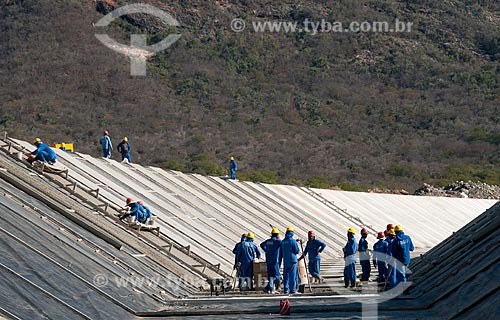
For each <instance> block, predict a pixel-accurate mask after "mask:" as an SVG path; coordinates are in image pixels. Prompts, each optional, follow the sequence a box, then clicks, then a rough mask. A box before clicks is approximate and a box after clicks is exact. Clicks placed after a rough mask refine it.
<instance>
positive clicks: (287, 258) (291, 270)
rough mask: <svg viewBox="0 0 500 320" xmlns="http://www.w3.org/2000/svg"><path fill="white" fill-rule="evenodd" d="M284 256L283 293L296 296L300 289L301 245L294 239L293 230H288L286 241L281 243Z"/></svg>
mask: <svg viewBox="0 0 500 320" xmlns="http://www.w3.org/2000/svg"><path fill="white" fill-rule="evenodd" d="M281 252H282V255H283V292H284V293H285V294H289V293H291V294H294V293H296V292H297V289H298V287H299V284H298V278H299V276H298V274H299V273H298V270H297V255H298V254H299V253H300V249H299V244H298V243H297V241H296V240H295V239H294V238H293V228H292V227H288V228H287V229H286V234H285V239H284V240H283V241H281Z"/></svg>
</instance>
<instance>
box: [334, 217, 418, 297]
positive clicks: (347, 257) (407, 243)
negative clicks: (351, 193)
mask: <svg viewBox="0 0 500 320" xmlns="http://www.w3.org/2000/svg"><path fill="white" fill-rule="evenodd" d="M360 233H361V238H360V240H359V242H356V238H355V235H356V230H355V229H354V228H349V229H348V230H347V243H346V245H345V247H344V248H343V251H344V261H345V266H344V286H345V287H346V288H347V287H348V286H349V285H350V287H351V288H354V287H355V286H356V278H357V275H356V260H357V257H356V252H359V259H360V265H361V272H362V275H361V281H368V279H369V278H370V273H371V263H373V266H374V267H375V268H377V271H378V275H377V282H385V283H386V284H388V285H389V288H391V289H392V288H394V287H396V286H397V285H398V284H399V283H402V282H403V283H404V282H406V270H407V268H408V265H409V264H410V251H413V250H414V249H415V248H414V246H413V242H412V240H411V238H410V237H409V236H408V235H406V234H405V233H404V232H403V228H402V227H401V226H400V225H397V226H394V225H393V224H388V225H387V227H386V230H385V231H381V232H379V233H378V234H377V239H378V241H377V242H376V243H375V244H374V245H373V253H372V255H371V257H370V252H371V250H370V249H369V245H368V241H367V240H366V238H367V236H368V230H367V229H366V228H363V229H361V232H360Z"/></svg>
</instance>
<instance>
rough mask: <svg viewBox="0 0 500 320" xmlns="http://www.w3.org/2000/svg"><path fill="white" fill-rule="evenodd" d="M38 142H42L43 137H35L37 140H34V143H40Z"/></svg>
mask: <svg viewBox="0 0 500 320" xmlns="http://www.w3.org/2000/svg"><path fill="white" fill-rule="evenodd" d="M38 142H42V139H40V138H35V140H33V143H38Z"/></svg>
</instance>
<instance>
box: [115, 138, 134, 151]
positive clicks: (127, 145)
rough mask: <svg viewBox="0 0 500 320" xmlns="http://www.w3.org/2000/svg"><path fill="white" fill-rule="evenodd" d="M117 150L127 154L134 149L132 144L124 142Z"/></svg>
mask: <svg viewBox="0 0 500 320" xmlns="http://www.w3.org/2000/svg"><path fill="white" fill-rule="evenodd" d="M117 149H118V152H120V153H127V152H130V150H131V149H132V148H131V147H130V143H128V142H125V141H122V142H120V144H119V145H118V147H117Z"/></svg>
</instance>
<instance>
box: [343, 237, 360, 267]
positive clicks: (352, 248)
mask: <svg viewBox="0 0 500 320" xmlns="http://www.w3.org/2000/svg"><path fill="white" fill-rule="evenodd" d="M356 251H358V243H357V242H356V237H354V236H352V237H351V239H349V240H347V243H346V244H345V247H344V258H345V261H346V263H355V262H356V260H357V259H356Z"/></svg>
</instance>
